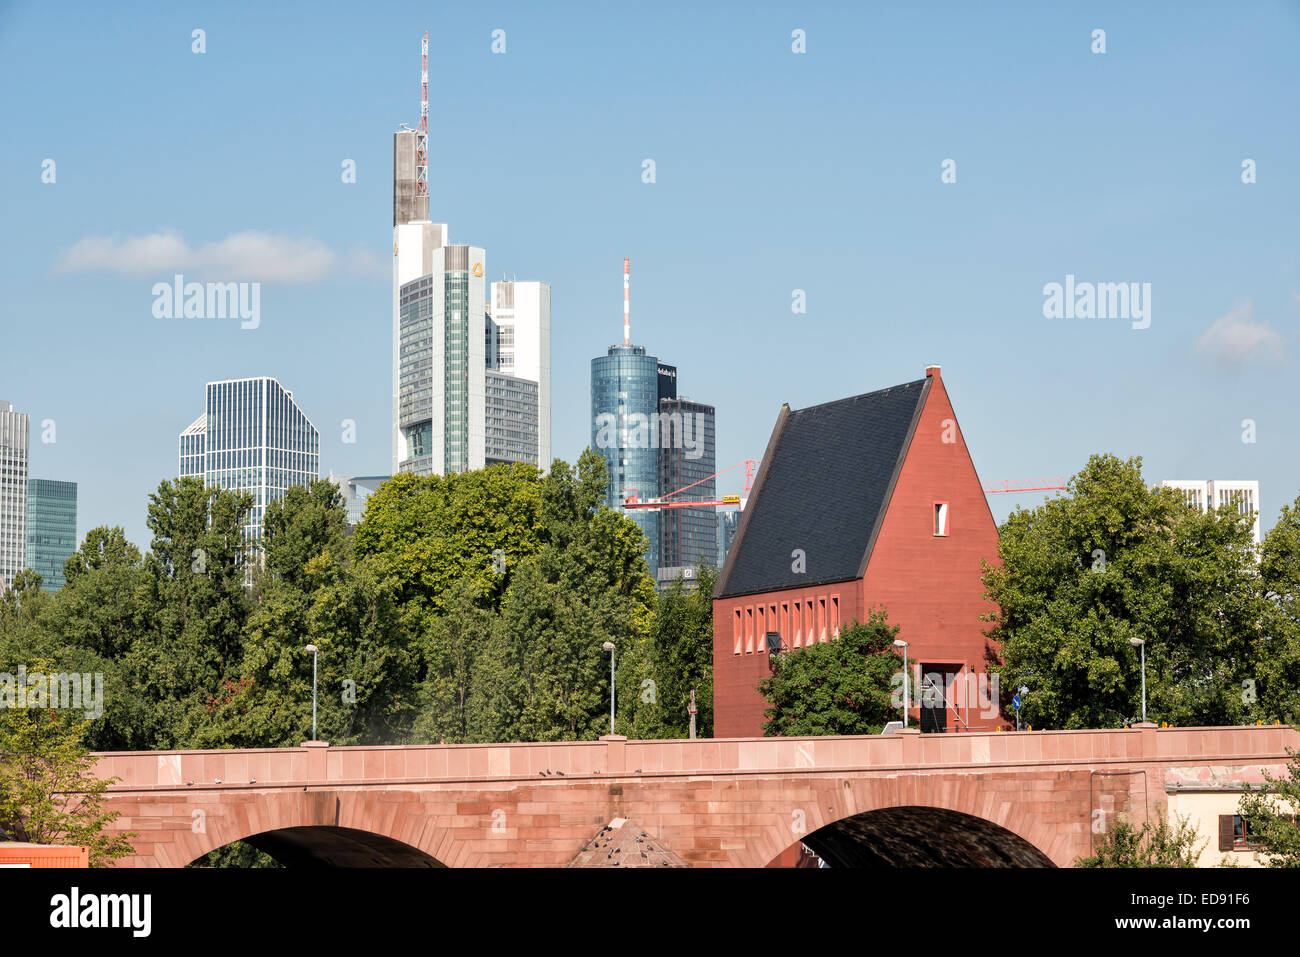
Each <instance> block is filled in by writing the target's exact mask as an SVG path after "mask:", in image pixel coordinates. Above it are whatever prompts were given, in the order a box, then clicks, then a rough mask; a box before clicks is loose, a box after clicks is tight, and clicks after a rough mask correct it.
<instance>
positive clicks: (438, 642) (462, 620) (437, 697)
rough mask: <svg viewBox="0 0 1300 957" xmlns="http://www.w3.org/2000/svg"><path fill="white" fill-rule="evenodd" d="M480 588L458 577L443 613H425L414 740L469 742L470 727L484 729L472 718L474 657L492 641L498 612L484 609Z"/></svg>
mask: <svg viewBox="0 0 1300 957" xmlns="http://www.w3.org/2000/svg"><path fill="white" fill-rule="evenodd" d="M483 602H484V598H483V595H482V592H481V588H480V586H479V585H478V584H476V583H475V582H474V581H473V580H472V579H470V578H462V579H461V580H460V581H459V582H457V583H456V585H455V586H454V587H453V588H452V591H451V594H450V596H448V597H447V599H446V607H445V609H444V613H443V614H442V615H429V616H427V619H426V620H425V622H424V628H423V633H422V636H421V639H420V655H421V659H422V663H423V671H424V676H425V677H424V683H423V686H422V687H421V689H420V698H419V717H418V718H417V720H416V723H415V740H417V741H429V742H434V741H442V740H445V741H451V742H452V743H457V742H463V741H469V740H471V733H472V732H471V728H478V727H482V725H483V723H484V722H483V720H482V718H481V717H472V716H471V709H472V708H473V707H474V705H475V701H474V699H473V698H472V688H473V681H474V677H475V674H476V671H477V667H476V665H477V661H478V658H479V655H480V654H481V653H482V651H483V648H484V647H485V646H486V645H487V643H488V642H489V640H490V639H491V635H492V629H493V628H494V627H495V625H496V616H495V615H494V614H493V613H492V611H491V610H490V609H487V608H484V607H483Z"/></svg>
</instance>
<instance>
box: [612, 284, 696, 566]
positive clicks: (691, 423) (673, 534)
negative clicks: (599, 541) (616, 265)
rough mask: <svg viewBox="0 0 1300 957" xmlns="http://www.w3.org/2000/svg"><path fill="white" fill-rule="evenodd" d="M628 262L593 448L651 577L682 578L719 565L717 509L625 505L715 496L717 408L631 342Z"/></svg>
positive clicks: (671, 368) (672, 368) (673, 370)
mask: <svg viewBox="0 0 1300 957" xmlns="http://www.w3.org/2000/svg"><path fill="white" fill-rule="evenodd" d="M629 273H630V269H629V264H628V260H626V259H624V260H623V342H622V344H621V345H617V344H616V345H612V346H610V347H609V349H608V350H607V351H606V354H605V355H603V356H597V357H596V358H594V359H592V360H591V444H592V447H593V448H594V449H595V450H596V451H597V452H599V453H600V454H601V455H602V456H604V458H605V466H606V469H607V471H608V475H609V486H608V487H607V489H606V491H605V503H606V504H607V505H608V506H609V507H610V508H612V509H622V510H623V514H624V515H626V516H627V517H628V518H630V519H631V520H632V521H634V522H636V524H637V525H639V526H640V528H641V531H642V532H644V533H645V537H646V541H647V543H648V547H647V549H646V564H647V565H648V566H649V569H650V576H651V577H652V578H655V579H656V580H658V579H659V574H660V572H661V571H662V572H663V573H664V575H665V576H667V578H666V580H668V581H671V580H672V579H674V578H676V576H677V573H678V570H680V569H683V568H689V569H691V570H692V571H693V570H694V569H695V568H696V567H697V566H698V565H699V564H700V563H701V562H705V563H707V564H710V565H713V564H716V563H717V525H716V521H717V520H716V517H715V512H714V508H713V506H699V507H686V508H655V507H647V508H625V507H624V506H625V504H626V503H627V502H628V500H629V498H630V497H631V496H632V495H635V496H636V499H637V500H638V501H639V502H642V503H649V502H650V501H651V500H653V499H657V498H659V497H661V496H665V495H670V494H671V493H674V492H679V491H681V490H683V489H686V486H688V485H689V486H694V487H693V488H690V489H687V490H686V491H684V492H682V494H680V495H674V496H673V498H672V499H671V501H673V502H689V501H696V502H701V501H710V500H713V499H714V498H715V493H716V480H715V479H714V478H713V475H714V473H715V472H716V471H717V467H716V452H715V441H714V427H715V426H714V410H713V406H710V405H704V404H703V403H700V402H693V401H691V400H690V399H687V398H684V397H680V398H679V397H678V394H677V367H676V366H671V365H668V364H667V363H663V362H660V361H659V359H658V358H657V357H656V356H652V355H649V354H647V352H646V350H645V348H644V347H643V346H637V345H633V344H632V328H631V315H630V304H629Z"/></svg>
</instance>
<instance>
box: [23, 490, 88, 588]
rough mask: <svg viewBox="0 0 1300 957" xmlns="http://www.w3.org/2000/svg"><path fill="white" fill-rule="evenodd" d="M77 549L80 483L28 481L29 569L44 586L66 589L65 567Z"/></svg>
mask: <svg viewBox="0 0 1300 957" xmlns="http://www.w3.org/2000/svg"><path fill="white" fill-rule="evenodd" d="M76 550H77V483H76V482H56V481H54V480H52V479H28V480H27V567H28V568H30V569H32V570H33V571H35V572H37V573H39V574H40V576H41V587H42V588H43V589H45V590H46V591H58V590H59V589H60V588H62V587H63V582H64V578H63V566H64V564H65V563H66V562H67V560H68V559H69V558H71V557H72V553H73V552H75V551H76Z"/></svg>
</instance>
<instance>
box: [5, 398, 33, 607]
mask: <svg viewBox="0 0 1300 957" xmlns="http://www.w3.org/2000/svg"><path fill="white" fill-rule="evenodd" d="M30 425H31V420H30V418H29V417H28V415H27V413H26V412H15V411H14V407H13V405H12V404H11V403H9V402H0V592H3V591H4V590H5V589H6V588H8V587H9V586H10V585H12V584H13V581H14V578H15V577H16V576H17V575H18V573H19V572H20V571H22V570H23V569H24V568H26V567H27V437H28V429H29V427H30Z"/></svg>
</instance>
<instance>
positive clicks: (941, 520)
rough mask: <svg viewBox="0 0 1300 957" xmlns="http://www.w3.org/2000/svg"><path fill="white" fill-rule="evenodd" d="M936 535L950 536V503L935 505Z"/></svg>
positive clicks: (937, 503) (936, 503)
mask: <svg viewBox="0 0 1300 957" xmlns="http://www.w3.org/2000/svg"><path fill="white" fill-rule="evenodd" d="M934 534H936V535H947V534H948V503H947V502H935V503H934Z"/></svg>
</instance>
